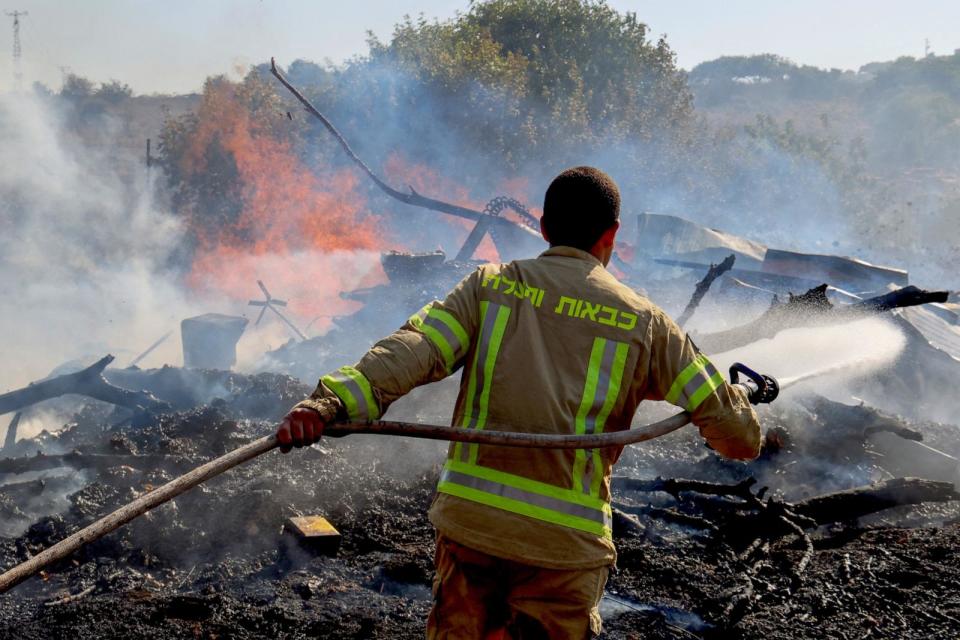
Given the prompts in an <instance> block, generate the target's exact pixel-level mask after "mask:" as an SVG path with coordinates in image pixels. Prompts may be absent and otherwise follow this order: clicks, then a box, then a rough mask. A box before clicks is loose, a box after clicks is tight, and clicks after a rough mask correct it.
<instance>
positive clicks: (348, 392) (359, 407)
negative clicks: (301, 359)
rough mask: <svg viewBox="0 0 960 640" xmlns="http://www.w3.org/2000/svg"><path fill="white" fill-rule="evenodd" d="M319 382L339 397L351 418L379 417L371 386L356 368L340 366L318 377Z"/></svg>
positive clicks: (367, 418)
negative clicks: (332, 371)
mask: <svg viewBox="0 0 960 640" xmlns="http://www.w3.org/2000/svg"><path fill="white" fill-rule="evenodd" d="M320 382H322V383H323V384H324V385H326V386H327V387H328V388H329V389H330V390H331V391H333V392H334V393H335V394H336V395H337V397H338V398H340V400H341V402H343V406H344V407H345V408H346V410H347V417H349V418H350V419H351V420H376V419H377V418H379V417H380V408H379V406H377V402H376V400H375V399H374V395H373V387H372V386H371V385H370V381H369V380H367V378H366V376H364V375H363V374H362V373H360V372H359V371H358V370H357V369H355V368H353V367H340V368H339V369H337V371H335V372H334V373H331V374H329V375H326V376H323V377H322V378H320Z"/></svg>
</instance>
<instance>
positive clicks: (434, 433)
mask: <svg viewBox="0 0 960 640" xmlns="http://www.w3.org/2000/svg"><path fill="white" fill-rule="evenodd" d="M741 373H743V374H744V375H746V376H747V378H748V379H747V380H745V381H744V382H740V381H739V374H741ZM807 377H809V376H798V377H797V378H794V379H791V380H790V384H795V383H797V382H800V381H802V380H805V379H807ZM730 381H731V383H733V384H741V385H743V386H745V387H746V388H747V391H748V393H749V395H750V397H751V402H754V404H757V403H761V402H763V403H766V402H772V401H773V400H774V399H775V398H776V397H777V395H778V394H779V391H780V389H781V388H782V387H783V386H786V385H779V384H778V383H777V381H776V380H774V379H773V378H771V377H769V376H763V375H760V374H758V373H756V372H754V371H752V370H751V369H749V368H747V367H746V366H744V365H742V364H739V363H737V364H734V365H733V366H732V367H731V368H730ZM690 420H691V415H690V414H689V413H688V412H686V411H683V412H680V413H677V414H675V415H673V416H670V417H669V418H666V419H664V420H661V421H659V422H654V423H651V424H648V425H645V426H643V427H638V428H636V429H628V430H625V431H615V432H611V433H600V434H595V435H563V434H545V433H517V432H508V431H485V430H476V429H462V428H455V427H443V426H438V425H430V424H418V423H410V422H391V421H387V420H380V421H374V422H349V423H331V424H329V425H327V427H326V428H325V429H324V431H323V433H324V435H325V436H333V437H341V436H347V435H352V434H373V435H384V436H406V437H410V438H422V439H426V440H448V441H450V442H466V443H469V444H486V445H497V446H504V447H525V448H536V449H601V448H605V447H623V446H626V445H629V444H636V443H638V442H644V441H646V440H652V439H654V438H659V437H660V436H664V435H666V434H668V433H672V432H673V431H676V430H677V429H679V428H681V427H683V426H685V425H687V424H689V423H690ZM278 446H279V443H278V442H277V438H276V435H269V436H264V437H263V438H260V439H258V440H254V441H253V442H251V443H249V444H246V445H244V446H242V447H239V448H237V449H234V450H233V451H231V452H230V453H227V454H225V455H223V456H220V457H219V458H215V459H213V460H211V461H210V462H207V463H206V464H203V465H201V466H199V467H197V468H196V469H194V470H193V471H190V472H188V473H185V474H184V475H182V476H180V477H178V478H175V479H174V480H171V481H170V482H168V483H166V484H165V485H163V486H161V487H157V488H156V489H153V490H152V491H149V492H147V493H145V494H144V495H142V496H140V497H139V498H137V499H136V500H134V501H132V502H130V503H128V504H126V505H124V506H122V507H120V508H119V509H117V510H116V511H114V512H113V513H111V514H110V515H108V516H105V517H103V518H101V519H100V520H97V521H96V522H94V523H92V524H90V525H88V526H86V527H84V528H83V529H81V530H80V531H77V532H76V533H74V534H72V535H70V536H69V537H67V538H64V539H63V540H61V541H60V542H58V543H56V544H54V545H53V546H52V547H49V548H48V549H45V550H43V551H41V552H40V553H38V554H37V555H35V556H33V557H32V558H30V559H29V560H27V561H25V562H23V563H21V564H18V565H17V566H15V567H13V568H12V569H10V570H8V571H6V572H5V573H3V574H2V575H0V593H5V592H6V591H8V590H9V589H12V588H13V587H15V586H16V585H18V584H20V583H21V582H23V581H24V580H26V579H27V578H29V577H30V576H33V575H35V574H36V573H38V572H40V571H41V570H42V569H43V568H44V567H46V566H49V565H50V564H53V563H54V562H57V561H59V560H62V559H64V558H66V557H67V556H69V555H70V554H72V553H73V552H74V551H76V550H78V549H80V548H81V547H83V546H84V545H87V544H89V543H91V542H93V541H95V540H99V539H100V538H102V537H103V536H105V535H107V534H108V533H110V532H111V531H114V530H116V529H118V528H120V527H122V526H123V525H125V524H126V523H128V522H130V521H131V520H133V519H134V518H137V517H139V516H141V515H143V514H144V513H146V512H148V511H150V510H151V509H154V508H155V507H158V506H160V505H161V504H163V503H165V502H168V501H170V500H172V499H173V498H175V497H177V496H179V495H180V494H182V493H184V492H186V491H188V490H190V489H192V488H193V487H195V486H197V485H198V484H201V483H203V482H205V481H207V480H209V479H210V478H213V477H215V476H218V475H220V474H221V473H223V472H224V471H228V470H229V469H232V468H233V467H236V466H237V465H240V464H243V463H244V462H246V461H248V460H252V459H253V458H256V457H258V456H260V455H263V454H264V453H266V452H268V451H270V450H271V449H275V448H277V447H278Z"/></svg>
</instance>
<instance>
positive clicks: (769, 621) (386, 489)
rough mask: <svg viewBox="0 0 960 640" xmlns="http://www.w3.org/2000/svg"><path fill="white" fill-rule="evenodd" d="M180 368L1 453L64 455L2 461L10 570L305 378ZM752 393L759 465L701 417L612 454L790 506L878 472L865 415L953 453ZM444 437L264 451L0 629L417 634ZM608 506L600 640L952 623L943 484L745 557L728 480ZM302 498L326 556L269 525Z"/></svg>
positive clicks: (954, 600) (24, 588)
mask: <svg viewBox="0 0 960 640" xmlns="http://www.w3.org/2000/svg"><path fill="white" fill-rule="evenodd" d="M180 371H181V370H178V369H165V370H158V371H155V372H144V375H143V378H142V379H148V378H149V377H150V376H154V378H153V379H154V380H159V379H161V378H162V379H165V380H167V382H168V383H169V381H170V379H171V378H175V377H176V376H177V375H179V373H178V372H180ZM191 375H192V376H194V377H192V378H191V380H192V381H193V383H195V382H196V379H197V377H196V376H198V375H199V376H200V377H201V378H203V379H205V380H206V382H207V384H208V386H209V387H210V388H215V389H217V390H218V393H219V397H218V398H216V399H213V400H209V401H206V402H204V403H203V404H202V405H201V406H189V405H190V404H191V403H190V402H189V401H188V400H189V399H188V398H186V397H180V398H179V400H178V402H172V403H171V404H173V407H172V410H171V412H169V413H163V414H141V415H134V416H130V414H129V412H128V411H125V410H119V409H114V408H112V407H110V406H108V405H103V404H99V403H96V402H92V401H83V402H80V403H79V404H76V402H75V407H79V408H78V410H77V411H76V413H75V414H74V416H73V418H72V420H71V421H70V422H69V423H68V424H67V425H66V426H65V427H64V428H63V429H62V430H60V431H59V432H57V433H55V434H49V433H45V434H41V435H40V436H39V437H38V438H35V439H31V440H21V441H20V442H18V443H17V444H16V445H15V450H14V451H12V452H5V453H7V455H8V456H9V457H8V458H7V459H6V460H5V461H3V462H0V465H2V464H4V463H6V461H9V460H10V459H15V460H17V461H19V463H18V464H29V462H26V463H25V462H24V461H33V464H34V465H37V463H36V460H38V459H39V458H36V457H35V456H36V454H37V452H38V451H39V452H43V453H44V454H45V455H63V454H70V455H71V456H72V457H71V461H72V462H71V466H69V467H67V468H54V469H45V470H35V471H28V472H26V473H17V474H12V473H4V475H2V476H0V482H2V483H3V484H2V485H0V514H2V516H0V522H2V523H3V528H4V531H3V532H2V533H3V537H2V538H0V564H2V566H4V567H11V566H13V565H15V564H16V563H18V562H21V561H23V560H25V559H26V558H28V557H29V556H30V555H32V554H35V553H37V552H38V551H40V550H41V549H43V548H45V547H47V546H49V545H51V544H53V543H55V542H57V541H58V540H60V539H62V538H64V537H66V536H67V535H69V534H70V533H71V532H73V531H76V530H77V529H78V528H80V527H82V526H85V525H87V524H89V523H90V522H92V521H93V520H95V519H96V518H99V517H101V516H103V515H106V514H107V513H109V512H110V511H112V510H113V509H115V508H117V507H119V506H121V505H123V504H124V503H126V502H128V501H129V500H131V499H133V498H135V497H136V496H138V495H141V494H142V493H144V492H145V491H148V490H149V489H151V488H152V487H156V486H158V485H160V484H162V483H164V482H167V481H169V480H171V479H172V478H174V477H175V476H176V475H178V474H179V473H182V472H184V471H187V470H189V469H190V468H193V467H194V466H196V465H198V464H200V463H202V462H203V461H206V460H209V459H211V458H213V457H215V456H218V455H221V454H222V453H224V452H226V451H228V450H230V449H232V448H235V447H237V446H240V445H242V444H244V443H246V442H249V441H251V440H253V439H255V438H258V437H260V436H262V435H265V434H267V433H270V432H271V431H272V430H273V428H274V424H275V421H276V419H277V418H278V417H279V416H281V415H282V414H283V413H284V412H285V411H286V410H287V409H288V408H289V406H290V405H291V404H293V402H295V401H296V400H297V399H298V398H299V397H301V395H302V394H303V393H305V392H306V391H307V389H306V388H305V387H304V386H303V385H302V384H301V383H299V382H298V381H297V380H295V379H293V378H290V377H287V376H281V375H274V374H260V375H257V376H242V375H239V374H225V373H222V372H203V373H200V374H197V373H192V374H191ZM170 388H172V387H171V386H170V385H168V386H167V390H168V392H169V389H170ZM455 389H456V385H455V382H454V381H448V382H446V383H442V384H440V385H432V386H431V387H428V388H426V389H424V390H420V391H418V392H416V393H415V394H414V396H413V397H411V398H407V399H404V400H403V401H401V404H398V405H397V406H396V407H395V409H393V410H391V415H392V416H394V417H397V418H403V417H407V418H409V417H417V418H419V419H421V420H423V421H442V420H443V419H444V418H445V417H446V416H448V415H449V406H450V400H451V397H452V394H453V393H455ZM171 397H173V394H171ZM61 402H63V401H61ZM178 403H179V404H178ZM653 412H654V408H648V409H647V410H645V411H644V415H641V416H638V422H644V421H646V420H648V419H650V418H651V417H652V415H653ZM764 412H765V413H764V415H763V416H762V418H763V422H764V426H765V428H766V429H767V430H768V433H769V436H768V446H767V447H766V449H765V452H764V454H763V455H762V456H761V458H760V459H759V460H757V461H755V462H752V463H749V464H741V463H731V462H725V461H722V460H720V459H719V458H717V457H716V456H715V455H713V454H712V453H711V452H710V451H708V450H707V449H705V448H704V447H703V445H702V441H700V440H699V439H698V438H697V436H696V434H695V432H693V431H681V432H678V433H675V434H672V435H670V436H668V437H665V438H662V439H660V440H656V441H652V442H648V443H644V444H641V445H637V446H634V447H631V448H629V449H627V450H626V451H625V453H624V456H623V458H622V459H621V462H620V463H619V465H618V467H617V474H618V476H620V477H623V478H631V479H634V480H652V479H653V478H656V477H657V476H661V477H663V478H685V479H693V480H706V481H710V482H713V483H718V484H725V485H730V486H734V485H736V483H738V482H741V481H743V480H745V479H749V478H754V479H756V481H757V483H756V484H755V485H753V487H752V488H751V489H750V491H751V492H752V494H754V495H756V494H758V493H760V488H761V487H768V490H767V492H766V493H765V494H761V495H764V500H765V501H767V500H770V501H772V503H776V502H777V501H783V502H786V503H790V504H794V503H797V502H800V501H803V500H804V499H806V498H809V497H811V496H816V495H819V494H823V493H827V492H830V491H837V490H840V489H847V488H852V487H860V486H864V485H869V484H870V483H872V482H877V481H883V480H885V479H889V478H890V477H891V475H892V474H891V473H890V471H889V468H890V467H892V466H894V465H893V464H892V462H891V461H890V460H884V459H883V458H882V457H881V456H880V455H879V454H878V453H877V451H876V450H875V448H874V447H873V446H872V445H871V444H870V443H869V442H868V441H866V440H864V438H863V437H862V435H863V433H864V430H866V429H869V428H871V427H874V428H876V427H877V426H878V425H883V426H885V427H886V428H887V429H890V428H894V427H897V428H906V429H911V430H912V432H915V433H920V434H922V436H923V439H924V444H925V445H928V446H932V447H935V448H937V449H938V450H939V451H941V452H943V453H945V454H950V455H957V454H960V438H958V437H957V436H956V433H957V431H956V427H954V426H952V425H944V424H935V423H919V422H908V421H906V420H904V419H901V418H898V417H896V416H890V415H886V414H882V413H880V412H877V411H875V410H873V409H870V408H869V407H865V406H855V405H854V406H845V405H839V404H837V403H834V402H832V401H829V400H826V399H824V398H820V397H817V396H805V397H803V398H802V399H798V400H797V401H795V402H785V403H783V404H782V405H774V406H772V407H770V408H766V409H764ZM829 434H832V437H833V439H829V438H828V437H827V435H829ZM857 434H859V435H857ZM443 451H444V447H443V445H441V444H438V443H432V442H424V441H413V440H408V439H399V438H389V439H388V438H380V439H376V438H373V437H367V436H352V437H348V438H344V439H332V438H327V439H325V440H324V441H323V442H322V443H321V444H320V445H319V446H315V447H313V448H310V449H304V450H300V451H294V452H293V453H291V454H289V455H286V456H284V455H281V454H280V453H278V452H271V453H269V454H267V455H264V456H261V457H260V458H258V459H255V460H253V461H251V462H249V463H247V464H245V465H242V466H240V467H238V468H236V469H234V470H233V471H231V472H228V473H227V474H225V475H222V476H220V477H218V478H215V479H214V480H212V481H209V482H207V483H206V484H204V485H202V486H201V487H199V488H197V489H194V490H193V491H191V492H189V493H187V494H185V495H183V496H181V497H179V498H177V499H176V500H175V502H173V503H168V504H166V505H164V506H162V507H160V508H158V509H157V510H155V511H153V512H152V513H150V514H148V515H147V516H144V517H142V518H140V519H138V520H136V521H134V522H133V523H131V524H130V525H128V526H126V527H124V528H122V529H120V530H118V531H116V532H114V533H112V534H110V535H108V536H107V537H105V538H104V539H102V540H100V541H98V542H96V543H94V544H91V545H89V546H87V547H86V548H84V549H83V550H82V551H81V552H79V553H77V554H76V555H75V556H74V557H73V558H71V559H70V560H67V561H64V562H62V563H60V564H58V565H56V566H54V567H51V568H50V569H49V570H48V571H46V572H44V573H43V574H42V575H41V576H39V577H34V578H32V579H30V580H29V581H27V582H25V583H23V584H22V585H20V586H19V587H17V588H15V589H14V590H13V591H11V592H8V593H7V594H5V595H4V596H2V597H0V636H2V637H5V638H6V637H9V638H49V637H74V638H108V637H122V636H128V637H146V638H149V637H156V638H169V637H200V638H223V637H238V638H255V637H289V638H297V637H330V638H403V637H417V636H420V635H422V633H423V631H424V625H425V620H426V616H427V612H428V610H429V606H430V582H431V578H432V553H433V546H434V539H433V531H432V529H431V526H430V524H429V522H428V521H427V519H426V516H425V513H426V510H427V508H428V506H429V504H430V501H431V499H432V496H433V491H434V486H435V483H436V479H437V475H438V473H439V466H440V464H441V462H442V459H443ZM4 469H7V468H6V467H4ZM20 469H21V470H22V467H20ZM38 469H39V467H38ZM725 500H726V501H727V502H726V503H725V502H724V501H725ZM615 504H616V506H617V509H618V512H617V514H618V515H617V518H616V523H617V524H616V538H617V544H618V548H619V553H620V557H619V562H618V569H617V571H616V572H615V573H614V575H613V576H612V578H611V580H610V582H609V584H608V594H607V596H606V597H605V598H604V600H603V602H602V612H603V615H604V618H605V631H604V637H606V638H611V639H613V638H618V639H619V638H641V637H643V638H691V637H702V638H721V637H723V638H727V637H742V638H808V637H839V638H864V637H889V638H930V637H948V636H952V635H954V634H956V633H957V632H958V630H960V596H957V593H958V587H960V566H958V563H957V561H956V558H955V555H954V553H953V550H954V549H955V548H956V546H957V544H958V542H960V527H958V524H957V523H958V522H960V521H958V514H960V511H958V506H960V505H958V503H957V502H955V501H946V502H944V501H936V502H926V503H923V504H918V505H914V506H901V507H897V508H894V509H888V510H882V511H879V512H877V513H874V514H871V515H868V516H865V517H863V518H849V519H847V520H846V521H838V522H831V523H829V524H827V525H823V526H819V527H813V528H811V529H809V531H808V533H809V539H810V542H811V544H812V546H813V550H812V555H811V556H810V558H809V559H808V562H809V564H808V565H806V567H805V568H804V569H803V570H802V571H798V566H797V565H798V563H799V562H800V561H801V560H802V557H803V556H804V554H805V546H804V541H803V539H802V538H801V537H800V536H796V535H779V536H771V538H770V540H769V544H768V547H767V548H766V549H764V550H763V553H762V554H760V553H754V552H751V550H750V548H749V545H750V542H751V541H752V540H753V539H754V533H755V532H754V531H753V530H752V529H753V527H757V526H760V524H759V523H761V522H762V521H760V520H756V519H750V518H749V517H745V515H744V514H745V512H746V511H747V509H746V507H744V506H743V505H742V504H741V503H740V502H738V500H737V499H727V498H723V497H720V496H708V495H702V494H698V493H697V492H679V493H676V495H671V494H670V493H669V492H667V491H646V490H643V491H637V490H633V489H630V488H629V487H626V486H620V485H618V488H617V489H616V491H615ZM731 505H732V506H731ZM634 513H640V514H641V515H640V516H636V515H633V514H634ZM302 514H322V515H324V516H326V517H327V518H328V519H329V520H330V521H331V522H332V523H333V524H334V525H335V526H336V527H337V528H338V529H339V530H340V531H341V533H342V534H343V542H342V546H341V548H340V550H339V553H338V554H337V555H336V556H334V557H327V556H318V555H314V554H312V553H308V552H306V551H304V550H303V549H301V548H300V547H298V546H297V545H296V544H295V543H293V541H292V539H291V538H289V537H288V536H287V535H285V534H283V533H282V531H281V528H282V524H283V522H284V520H285V519H286V518H287V517H290V516H295V515H302ZM684 517H686V519H684ZM698 518H699V519H700V520H702V521H703V522H698V521H697V519H698ZM705 522H706V523H708V524H709V525H710V526H707V525H706V524H704V523H705ZM745 583H746V584H745Z"/></svg>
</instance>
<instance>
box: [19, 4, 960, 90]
mask: <svg viewBox="0 0 960 640" xmlns="http://www.w3.org/2000/svg"><path fill="white" fill-rule="evenodd" d="M609 4H610V5H612V6H613V7H615V8H617V9H618V10H621V11H633V12H636V13H637V15H638V17H639V18H640V20H641V21H643V22H645V23H647V24H648V25H649V27H650V29H651V32H652V34H653V35H654V36H659V35H661V34H666V36H667V41H668V42H669V43H670V45H671V47H672V48H673V49H674V51H676V53H677V59H678V62H679V64H680V66H682V67H684V68H687V69H689V68H691V67H693V66H695V65H696V64H698V63H700V62H703V61H705V60H712V59H714V58H717V57H719V56H721V55H743V54H755V53H776V54H779V55H783V56H785V57H787V58H790V59H791V60H793V61H795V62H798V63H803V64H811V65H815V66H820V67H837V68H841V69H857V68H858V67H860V66H861V65H863V64H865V63H867V62H874V61H880V60H890V59H894V58H897V57H899V56H903V55H910V56H915V57H918V56H921V55H923V53H924V47H925V42H926V41H927V40H929V46H930V49H931V51H933V52H934V53H937V54H948V53H952V52H953V51H954V50H955V49H958V48H960V0H912V1H910V2H907V1H905V0H802V1H801V0H790V1H787V0H723V1H721V0H658V1H656V2H652V1H647V2H643V1H637V0H632V1H630V0H609ZM0 8H2V9H3V11H4V12H5V13H6V12H8V11H12V10H14V9H17V10H21V11H27V12H28V15H27V16H26V17H24V18H22V19H21V42H22V50H23V58H22V69H23V77H24V81H25V84H27V85H29V84H30V83H32V82H34V81H40V82H42V83H44V84H46V85H48V86H49V87H51V88H53V89H57V88H59V86H60V84H61V81H62V78H63V75H64V73H66V72H72V73H76V74H79V75H82V76H85V77H88V78H90V79H91V80H94V81H97V82H102V81H107V80H111V79H117V80H120V81H122V82H125V83H127V84H129V85H130V86H131V87H133V89H134V91H135V92H136V93H145V94H150V93H186V92H193V91H197V90H199V89H200V87H201V85H202V83H203V80H204V79H205V78H206V77H208V76H210V75H216V74H222V73H227V74H233V75H236V76H241V75H243V73H244V72H245V70H246V69H247V68H248V67H249V65H251V64H256V63H259V62H264V61H267V60H268V59H269V58H270V56H275V57H276V58H277V61H278V63H280V64H283V65H285V64H288V63H289V62H292V61H293V60H295V59H297V58H304V59H308V60H313V61H317V62H321V61H324V60H329V61H332V62H334V63H338V62H342V61H343V60H345V59H348V58H350V57H352V56H356V55H362V54H364V53H365V52H366V49H367V47H366V38H367V32H368V31H372V32H373V33H374V34H375V35H376V36H377V37H379V38H381V39H388V38H389V36H390V33H391V31H392V29H393V25H395V24H396V23H397V22H398V21H400V20H401V19H402V18H403V16H404V15H412V16H418V15H420V14H423V15H425V16H426V17H428V18H431V19H433V18H437V19H440V20H446V19H450V18H452V17H454V16H455V15H456V13H457V12H458V11H460V12H463V11H467V10H468V9H469V2H468V1H467V0H352V1H350V2H344V1H342V0H337V1H334V2H331V1H329V0H164V1H163V2H159V1H157V0H85V1H83V2H79V1H76V0H0ZM0 17H2V18H3V19H4V20H5V23H4V24H2V28H0V91H6V90H8V89H10V88H11V86H12V83H13V68H12V62H11V59H12V55H11V54H12V49H13V34H12V31H13V30H12V18H10V17H8V16H0Z"/></svg>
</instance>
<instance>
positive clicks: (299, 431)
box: [277, 407, 325, 453]
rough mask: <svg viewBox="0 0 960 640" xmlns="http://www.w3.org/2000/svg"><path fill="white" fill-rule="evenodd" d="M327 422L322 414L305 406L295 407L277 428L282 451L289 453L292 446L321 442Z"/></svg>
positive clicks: (304, 445)
mask: <svg viewBox="0 0 960 640" xmlns="http://www.w3.org/2000/svg"><path fill="white" fill-rule="evenodd" d="M324 426H325V423H324V421H323V418H322V417H320V414H319V413H318V412H316V411H314V410H313V409H307V408H304V407H301V408H298V409H293V410H291V411H290V413H288V414H287V416H286V417H285V418H284V419H283V422H282V423H280V427H279V428H278V429H277V442H279V443H280V451H282V452H283V453H287V452H288V451H290V448H291V447H298V448H299V447H306V446H309V445H311V444H313V443H315V442H320V436H322V435H323V427H324Z"/></svg>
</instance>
